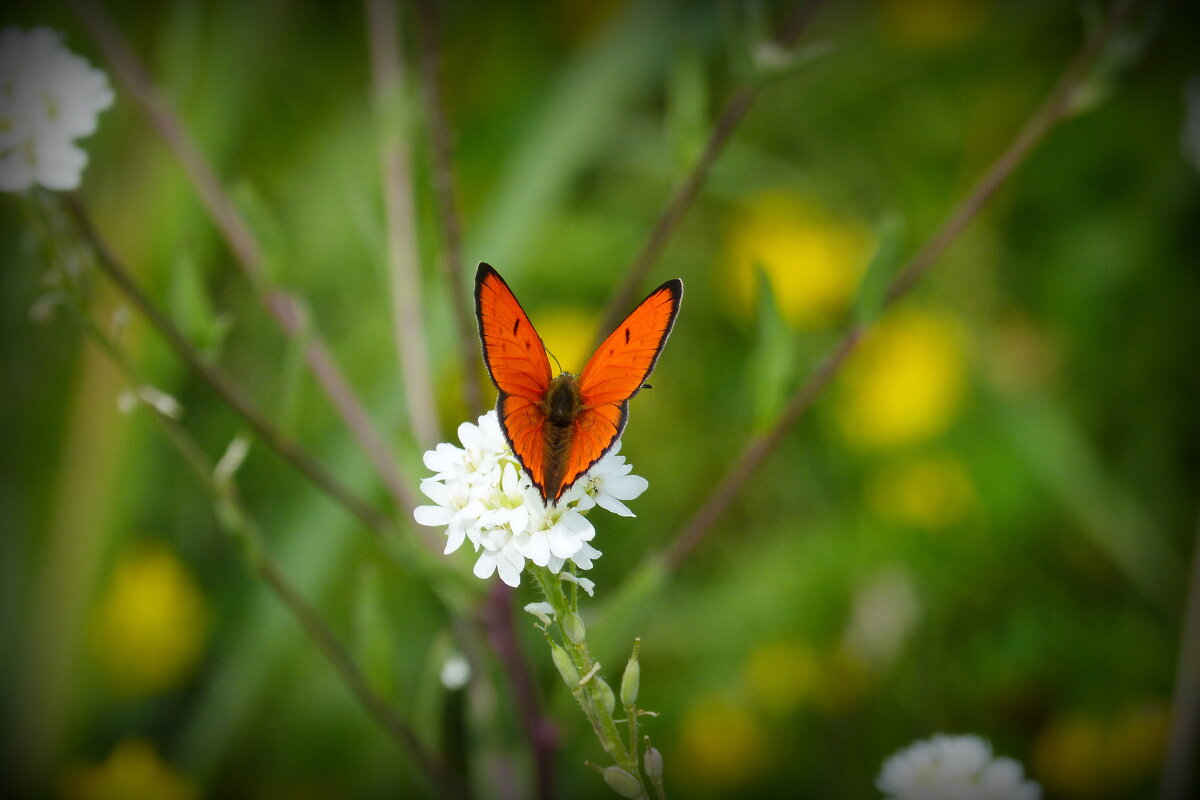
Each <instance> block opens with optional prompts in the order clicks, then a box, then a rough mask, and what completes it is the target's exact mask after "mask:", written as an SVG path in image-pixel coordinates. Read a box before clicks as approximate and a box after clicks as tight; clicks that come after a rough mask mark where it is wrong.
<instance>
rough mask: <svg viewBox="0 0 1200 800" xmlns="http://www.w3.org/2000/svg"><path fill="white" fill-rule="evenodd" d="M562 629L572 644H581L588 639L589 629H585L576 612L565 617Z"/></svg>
mask: <svg viewBox="0 0 1200 800" xmlns="http://www.w3.org/2000/svg"><path fill="white" fill-rule="evenodd" d="M562 629H563V633H565V634H566V635H567V640H568V641H569V642H571V644H579V643H581V642H582V641H584V640H585V639H586V638H587V628H585V627H583V620H581V619H580V618H579V615H578V614H576V613H575V612H574V611H572V612H570V613H569V614H567V615H566V616H565V617H563V620H562Z"/></svg>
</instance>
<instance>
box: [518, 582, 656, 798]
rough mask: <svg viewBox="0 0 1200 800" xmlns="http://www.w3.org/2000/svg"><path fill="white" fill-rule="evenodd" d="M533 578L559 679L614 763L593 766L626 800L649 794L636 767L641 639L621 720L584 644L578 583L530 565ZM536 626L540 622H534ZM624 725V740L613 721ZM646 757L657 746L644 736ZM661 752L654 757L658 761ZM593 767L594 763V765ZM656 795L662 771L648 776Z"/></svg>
mask: <svg viewBox="0 0 1200 800" xmlns="http://www.w3.org/2000/svg"><path fill="white" fill-rule="evenodd" d="M529 571H530V573H531V574H532V575H533V578H534V580H535V581H536V582H537V585H538V588H540V589H541V590H542V594H543V595H544V596H545V598H546V602H547V603H549V604H550V606H551V607H552V608H553V609H554V617H555V619H556V620H557V627H558V630H559V634H560V640H558V641H556V640H555V638H554V636H553V635H552V633H551V626H550V625H547V626H545V627H543V628H542V630H543V632H544V633H545V634H546V640H547V642H548V644H549V646H550V654H551V658H552V659H553V661H554V665H555V667H556V668H557V669H558V672H559V674H560V675H561V676H562V678H563V682H564V683H566V684H567V687H568V688H569V689H570V690H571V694H572V695H573V696H574V697H575V700H576V701H577V702H578V703H579V707H580V709H581V710H582V711H583V715H584V716H585V717H586V718H587V720H588V722H589V723H591V726H592V730H593V731H594V732H595V734H596V738H597V739H599V740H600V746H601V747H603V748H604V752H606V753H608V755H609V756H610V757H611V758H612V760H613V762H614V763H613V764H612V765H610V766H608V767H597V769H598V770H599V772H600V774H601V775H602V776H603V777H604V780H605V782H606V783H607V784H608V785H609V787H610V788H612V789H613V791H615V792H616V793H617V794H619V795H621V796H622V797H629V798H648V797H649V794H648V793H647V792H646V784H645V781H644V779H643V777H642V772H641V769H640V768H639V765H638V761H639V759H638V746H637V741H638V739H637V720H638V715H639V714H640V713H644V712H641V711H639V710H638V708H637V705H636V700H637V684H638V682H639V681H640V675H641V670H640V667H639V666H638V660H637V656H638V650H639V649H640V647H641V640H640V639H638V640H636V641H635V643H634V646H633V655H632V656H630V658H629V662H628V664H627V666H626V668H625V674H624V677H623V678H622V680H621V706H622V709H623V710H624V712H625V719H624V720H618V719H616V718H614V717H613V711H614V710H615V708H616V695H614V694H613V690H612V688H611V687H610V686H609V685H608V683H607V682H606V681H605V680H604V678H603V677H601V675H600V663H599V662H598V661H596V660H595V659H594V658H592V654H591V652H590V651H589V649H588V644H587V629H586V627H585V626H584V624H583V622H582V621H581V620H580V618H579V608H578V601H579V591H578V585H577V584H575V583H573V582H572V583H570V587H569V588H567V587H564V586H563V579H562V577H561V576H560V575H558V574H556V573H554V572H551V571H550V570H549V569H547V568H545V567H538V566H532V567H530V569H529ZM539 627H541V626H539ZM621 722H623V723H624V724H626V725H628V726H629V728H628V733H629V735H628V739H626V738H625V737H623V736H622V735H621V730H620V728H619V727H618V723H621ZM646 747H647V750H646V754H647V759H648V761H651V762H652V761H653V759H651V758H650V754H651V753H652V752H653V753H654V754H657V753H658V751H657V750H653V748H650V745H649V739H647V740H646ZM661 758H662V757H661V756H658V761H659V763H661ZM593 766H594V765H593ZM650 777H651V779H652V782H653V783H654V785H655V790H656V793H657V794H658V796H659V797H660V798H661V797H663V796H664V795H663V790H662V778H661V770H660V774H659V777H658V779H657V780H654V779H653V776H650Z"/></svg>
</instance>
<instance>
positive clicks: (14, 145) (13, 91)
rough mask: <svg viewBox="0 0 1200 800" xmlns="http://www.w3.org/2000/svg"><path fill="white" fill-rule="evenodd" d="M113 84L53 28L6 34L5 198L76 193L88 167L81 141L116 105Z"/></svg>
mask: <svg viewBox="0 0 1200 800" xmlns="http://www.w3.org/2000/svg"><path fill="white" fill-rule="evenodd" d="M112 102H113V92H112V89H111V88H110V87H109V85H108V76H107V75H106V74H105V73H104V72H102V71H100V70H98V69H95V68H94V67H92V66H91V65H90V64H88V62H87V61H85V60H84V59H83V58H81V57H79V56H77V55H75V54H74V53H72V52H71V51H70V50H68V49H67V48H66V47H65V46H63V42H62V34H60V33H59V32H58V31H54V30H51V29H50V28H46V27H39V28H34V29H33V30H30V31H24V30H22V29H20V28H17V27H12V26H9V27H6V28H4V29H3V30H2V31H0V191H9V192H16V191H22V190H24V189H28V188H30V187H31V186H33V185H34V184H41V185H42V186H45V187H46V188H48V189H60V190H61V189H74V188H75V187H77V186H78V185H79V177H80V174H81V173H82V172H83V168H84V166H85V165H86V164H87V153H85V152H84V151H83V150H81V149H79V148H78V147H76V146H75V141H74V140H75V139H77V138H79V137H81V136H87V135H88V134H90V133H92V132H93V131H95V130H96V115H97V114H99V113H100V112H101V111H103V110H104V109H106V108H108V107H109V106H110V105H112Z"/></svg>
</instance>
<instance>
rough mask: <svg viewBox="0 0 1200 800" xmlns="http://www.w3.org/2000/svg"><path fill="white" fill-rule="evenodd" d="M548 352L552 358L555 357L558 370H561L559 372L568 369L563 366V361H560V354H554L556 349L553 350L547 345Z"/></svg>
mask: <svg viewBox="0 0 1200 800" xmlns="http://www.w3.org/2000/svg"><path fill="white" fill-rule="evenodd" d="M546 353H547V354H549V356H550V357H551V358H553V359H554V363H555V364H556V365H557V366H558V371H559V372H565V371H566V370H564V369H563V368H562V362H560V361H559V360H558V356H556V355H554V351H553V350H551V349H550V348H549V347H547V348H546Z"/></svg>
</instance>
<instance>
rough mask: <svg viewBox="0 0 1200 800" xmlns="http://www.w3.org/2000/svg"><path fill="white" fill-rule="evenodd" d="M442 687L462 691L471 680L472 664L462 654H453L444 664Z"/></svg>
mask: <svg viewBox="0 0 1200 800" xmlns="http://www.w3.org/2000/svg"><path fill="white" fill-rule="evenodd" d="M441 679H442V686H445V687H446V688H447V689H451V690H454V689H461V688H463V687H464V686H466V685H467V681H469V680H471V663H470V662H469V661H467V659H466V657H465V656H464V655H463V654H462V653H452V654H451V655H450V657H449V658H447V659H446V661H445V663H443V664H442V673H441Z"/></svg>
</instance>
